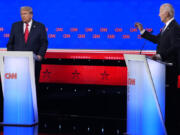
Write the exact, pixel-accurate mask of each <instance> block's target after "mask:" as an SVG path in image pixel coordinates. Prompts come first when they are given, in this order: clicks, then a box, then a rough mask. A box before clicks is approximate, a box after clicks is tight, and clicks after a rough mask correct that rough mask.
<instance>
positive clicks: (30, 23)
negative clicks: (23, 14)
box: [24, 19, 33, 26]
mask: <svg viewBox="0 0 180 135" xmlns="http://www.w3.org/2000/svg"><path fill="white" fill-rule="evenodd" d="M32 22H33V21H32V19H31V21H30V22H29V23H28V24H29V26H31V25H32ZM24 25H26V23H24Z"/></svg>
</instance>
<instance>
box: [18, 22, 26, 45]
mask: <svg viewBox="0 0 180 135" xmlns="http://www.w3.org/2000/svg"><path fill="white" fill-rule="evenodd" d="M19 30H20V31H19V33H20V35H21V38H22V39H23V40H22V41H24V44H25V40H24V24H23V22H20V25H19Z"/></svg>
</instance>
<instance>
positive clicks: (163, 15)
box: [159, 6, 168, 23]
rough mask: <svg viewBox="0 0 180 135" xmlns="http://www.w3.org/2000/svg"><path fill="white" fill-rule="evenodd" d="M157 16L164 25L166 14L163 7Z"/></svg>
mask: <svg viewBox="0 0 180 135" xmlns="http://www.w3.org/2000/svg"><path fill="white" fill-rule="evenodd" d="M159 16H160V18H161V21H162V22H164V23H166V22H167V19H168V18H167V17H168V12H167V11H165V9H164V6H161V7H160V10H159Z"/></svg>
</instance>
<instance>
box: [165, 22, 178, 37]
mask: <svg viewBox="0 0 180 135" xmlns="http://www.w3.org/2000/svg"><path fill="white" fill-rule="evenodd" d="M175 23H176V21H175V20H173V21H172V22H171V23H170V24H169V25H168V26H167V28H166V29H165V31H164V32H163V33H162V34H163V35H164V34H165V33H166V32H168V31H169V30H170V29H171V28H172V27H173V26H174V24H175Z"/></svg>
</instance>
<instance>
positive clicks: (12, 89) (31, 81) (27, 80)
mask: <svg viewBox="0 0 180 135" xmlns="http://www.w3.org/2000/svg"><path fill="white" fill-rule="evenodd" d="M0 72H1V82H2V90H3V99H4V106H3V122H2V123H1V124H2V125H17V126H32V125H35V124H37V123H38V108H37V98H36V86H35V73H34V59H33V53H32V52H25V51H24V52H22V51H21V52H19V51H1V52H0Z"/></svg>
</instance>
